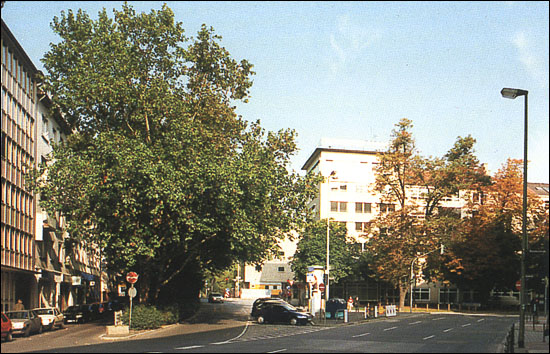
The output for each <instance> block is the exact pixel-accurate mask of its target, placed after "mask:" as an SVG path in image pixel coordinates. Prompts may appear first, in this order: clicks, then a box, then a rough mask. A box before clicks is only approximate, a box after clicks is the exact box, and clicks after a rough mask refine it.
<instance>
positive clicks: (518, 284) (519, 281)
mask: <svg viewBox="0 0 550 354" xmlns="http://www.w3.org/2000/svg"><path fill="white" fill-rule="evenodd" d="M516 289H518V291H519V290H521V280H518V281H517V282H516Z"/></svg>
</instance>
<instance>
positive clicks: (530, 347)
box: [514, 316, 550, 353]
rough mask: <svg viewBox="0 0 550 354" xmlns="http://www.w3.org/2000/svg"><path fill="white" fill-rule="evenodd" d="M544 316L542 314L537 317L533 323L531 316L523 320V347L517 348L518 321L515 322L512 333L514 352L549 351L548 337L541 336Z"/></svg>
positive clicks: (544, 320)
mask: <svg viewBox="0 0 550 354" xmlns="http://www.w3.org/2000/svg"><path fill="white" fill-rule="evenodd" d="M545 322H546V317H544V316H542V317H539V318H538V321H535V323H534V324H533V319H532V318H529V317H528V318H526V321H525V335H524V348H519V347H518V343H517V338H518V335H519V321H518V322H517V323H516V324H515V326H514V327H515V333H514V339H515V340H514V353H549V352H550V351H549V345H548V342H549V338H548V336H543V331H544V327H545V326H544V323H545ZM546 323H547V322H546Z"/></svg>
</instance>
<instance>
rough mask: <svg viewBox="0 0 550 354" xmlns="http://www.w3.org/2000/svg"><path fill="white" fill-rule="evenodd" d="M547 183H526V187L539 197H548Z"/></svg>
mask: <svg viewBox="0 0 550 354" xmlns="http://www.w3.org/2000/svg"><path fill="white" fill-rule="evenodd" d="M548 187H549V184H548V183H531V182H529V183H527V188H529V189H530V190H531V191H533V192H534V193H535V194H536V195H538V196H539V197H541V198H542V197H547V198H548V194H549V192H548Z"/></svg>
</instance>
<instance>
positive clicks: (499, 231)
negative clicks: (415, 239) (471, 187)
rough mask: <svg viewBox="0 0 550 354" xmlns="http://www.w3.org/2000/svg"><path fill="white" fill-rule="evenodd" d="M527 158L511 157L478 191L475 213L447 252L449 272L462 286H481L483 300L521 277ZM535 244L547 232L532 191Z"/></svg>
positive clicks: (473, 201)
mask: <svg viewBox="0 0 550 354" xmlns="http://www.w3.org/2000/svg"><path fill="white" fill-rule="evenodd" d="M522 166H523V162H522V161H521V160H513V159H509V160H508V161H507V162H506V164H504V165H503V167H502V168H501V169H500V170H499V171H498V172H497V173H496V174H495V175H494V177H493V179H492V183H491V184H490V185H488V186H485V187H482V188H481V190H480V191H473V193H472V195H471V197H472V198H471V200H470V203H469V204H468V206H467V209H469V210H471V213H470V214H471V215H469V217H467V218H465V219H464V220H462V222H461V226H460V228H457V232H455V233H454V234H453V235H452V239H451V242H450V244H449V247H448V253H447V254H446V256H445V267H444V272H445V273H446V274H445V277H446V278H447V279H449V280H450V281H452V282H453V283H455V284H457V285H459V286H460V287H461V288H467V289H476V290H477V291H478V292H479V296H480V299H481V301H482V302H483V303H486V302H487V301H488V297H489V292H490V291H491V290H492V289H502V290H509V289H513V287H514V283H515V282H516V281H517V280H518V279H519V269H520V267H519V264H520V255H519V252H520V251H521V238H522V210H523V197H522V195H523V172H522ZM527 197H528V198H527V200H528V203H527V211H528V213H527V215H528V230H529V232H528V241H529V244H530V245H533V244H536V243H538V242H540V241H541V239H542V238H543V237H544V235H547V234H548V214H547V213H546V211H545V210H544V205H543V203H541V202H540V200H539V199H538V198H537V197H536V196H535V195H532V194H531V193H529V194H528V196H527Z"/></svg>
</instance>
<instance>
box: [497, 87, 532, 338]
mask: <svg viewBox="0 0 550 354" xmlns="http://www.w3.org/2000/svg"><path fill="white" fill-rule="evenodd" d="M528 93H529V91H527V90H520V89H513V88H503V89H502V90H501V91H500V94H501V95H502V97H504V98H511V99H515V98H516V97H518V96H525V107H524V109H525V121H524V129H523V215H522V219H523V220H522V239H521V280H520V281H521V288H520V290H519V297H520V308H519V334H518V347H520V348H524V347H525V307H526V303H525V287H526V286H527V284H526V279H525V262H526V257H527V94H528Z"/></svg>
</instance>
